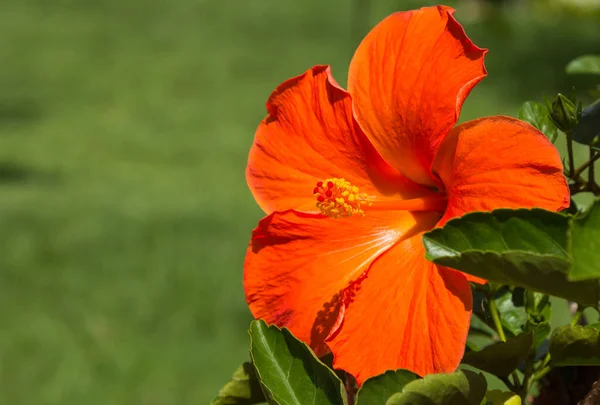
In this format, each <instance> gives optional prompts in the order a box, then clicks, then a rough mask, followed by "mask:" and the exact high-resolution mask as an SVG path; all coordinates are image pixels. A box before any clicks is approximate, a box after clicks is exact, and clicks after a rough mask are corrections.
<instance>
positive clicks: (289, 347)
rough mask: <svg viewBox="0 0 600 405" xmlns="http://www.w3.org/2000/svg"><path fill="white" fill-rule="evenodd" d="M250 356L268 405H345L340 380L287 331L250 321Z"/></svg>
mask: <svg viewBox="0 0 600 405" xmlns="http://www.w3.org/2000/svg"><path fill="white" fill-rule="evenodd" d="M250 356H251V358H252V363H253V364H254V366H255V367H256V373H257V375H258V378H259V380H260V382H261V384H262V386H263V391H264V393H265V396H266V397H267V402H268V403H269V404H271V405H297V404H323V405H328V404H331V405H344V404H346V394H345V390H344V387H343V384H342V381H341V380H340V379H339V378H338V377H337V376H336V375H335V373H334V372H333V371H332V370H330V369H329V368H328V367H327V366H326V365H325V364H323V363H322V362H321V361H320V360H319V359H318V358H317V357H316V356H315V355H314V353H313V352H312V351H311V350H310V348H309V347H308V346H306V345H305V344H304V343H302V342H300V341H299V340H297V339H296V338H295V337H294V336H293V335H292V333H291V332H290V331H289V330H287V329H279V328H277V327H276V326H268V325H267V324H266V323H265V322H264V321H260V320H259V321H253V322H252V323H251V325H250Z"/></svg>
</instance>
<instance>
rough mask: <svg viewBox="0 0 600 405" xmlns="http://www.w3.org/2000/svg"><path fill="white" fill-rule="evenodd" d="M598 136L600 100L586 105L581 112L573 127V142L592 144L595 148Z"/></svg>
mask: <svg viewBox="0 0 600 405" xmlns="http://www.w3.org/2000/svg"><path fill="white" fill-rule="evenodd" d="M598 136H600V101H597V102H596V103H595V104H592V105H590V106H588V107H586V108H585V109H584V110H583V112H582V114H581V118H580V119H579V123H578V124H577V126H576V127H575V128H573V140H574V141H575V142H578V143H581V144H583V145H594V147H595V148H596V149H597V144H596V140H597V138H598Z"/></svg>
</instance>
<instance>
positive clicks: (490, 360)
mask: <svg viewBox="0 0 600 405" xmlns="http://www.w3.org/2000/svg"><path fill="white" fill-rule="evenodd" d="M532 346H533V334H532V333H522V334H520V335H518V336H515V337H512V338H508V339H507V340H506V342H497V343H494V344H492V345H489V346H487V347H484V348H483V349H482V350H481V351H478V352H469V353H466V354H465V356H464V357H463V359H462V363H464V364H468V365H470V366H473V367H476V368H478V369H480V370H483V371H487V372H488V373H492V374H494V375H497V376H499V377H508V376H509V375H510V373H512V372H513V370H515V369H516V368H517V367H519V365H520V364H521V363H522V362H523V361H524V360H525V359H527V356H528V355H529V352H530V351H531V348H532Z"/></svg>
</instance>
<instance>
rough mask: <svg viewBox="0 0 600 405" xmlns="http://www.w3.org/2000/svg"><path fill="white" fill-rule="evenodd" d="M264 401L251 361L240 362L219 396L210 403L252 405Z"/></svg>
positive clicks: (214, 404)
mask: <svg viewBox="0 0 600 405" xmlns="http://www.w3.org/2000/svg"><path fill="white" fill-rule="evenodd" d="M263 402H265V396H264V394H263V392H262V390H261V388H260V382H259V381H258V378H257V376H256V371H255V370H254V367H253V366H252V364H251V363H249V362H246V363H244V364H242V365H241V366H240V367H239V368H238V369H237V370H236V371H235V373H233V377H232V378H231V381H229V382H228V383H227V384H225V386H223V388H221V391H219V396H218V397H217V398H215V400H214V401H213V402H212V403H211V405H253V404H259V403H263Z"/></svg>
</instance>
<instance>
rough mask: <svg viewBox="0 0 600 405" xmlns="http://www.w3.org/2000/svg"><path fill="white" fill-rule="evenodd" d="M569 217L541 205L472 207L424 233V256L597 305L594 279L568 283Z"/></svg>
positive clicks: (491, 278)
mask: <svg viewBox="0 0 600 405" xmlns="http://www.w3.org/2000/svg"><path fill="white" fill-rule="evenodd" d="M569 226H570V219H569V217H567V216H565V215H562V214H558V213H554V212H550V211H545V210H541V209H531V210H527V209H519V210H508V209H499V210H495V211H492V212H473V213H469V214H466V215H464V216H462V217H460V218H455V219H452V220H450V221H448V222H447V223H446V225H445V226H444V227H443V228H437V229H434V230H432V231H430V232H428V233H426V234H425V235H424V236H423V243H424V245H425V249H426V251H427V252H426V257H427V259H428V260H431V261H433V262H434V263H436V264H440V265H442V266H446V267H451V268H454V269H458V270H460V271H463V272H465V273H469V274H472V275H475V276H478V277H482V278H484V279H487V280H489V281H493V282H497V283H500V284H507V285H515V286H520V287H524V288H530V289H532V290H535V291H539V292H543V293H546V294H550V295H555V296H558V297H562V298H566V299H569V300H572V301H576V302H579V303H581V304H584V305H589V306H594V307H595V306H596V305H597V304H598V299H599V298H600V284H598V283H597V282H571V281H569V279H568V278H567V274H568V272H569V269H570V267H571V265H572V259H571V257H570V255H569V253H568V248H569V246H568V245H569V244H568V230H569Z"/></svg>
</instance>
